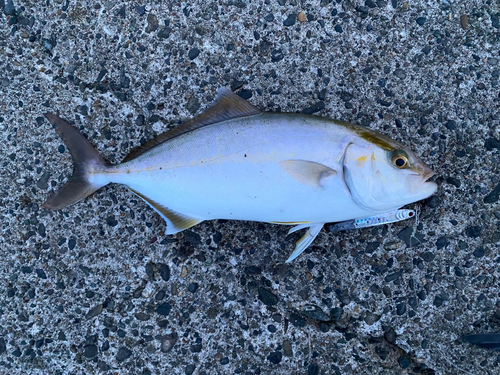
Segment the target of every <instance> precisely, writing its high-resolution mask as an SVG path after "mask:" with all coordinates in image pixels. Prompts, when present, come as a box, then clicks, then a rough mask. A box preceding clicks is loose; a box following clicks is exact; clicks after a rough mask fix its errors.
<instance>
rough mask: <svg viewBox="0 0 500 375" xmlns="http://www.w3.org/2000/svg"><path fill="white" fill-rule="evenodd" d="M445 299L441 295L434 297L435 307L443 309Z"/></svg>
mask: <svg viewBox="0 0 500 375" xmlns="http://www.w3.org/2000/svg"><path fill="white" fill-rule="evenodd" d="M443 302H444V299H443V297H441V296H440V295H437V296H436V297H434V301H433V302H432V303H433V304H434V306H436V307H441V306H442V305H443Z"/></svg>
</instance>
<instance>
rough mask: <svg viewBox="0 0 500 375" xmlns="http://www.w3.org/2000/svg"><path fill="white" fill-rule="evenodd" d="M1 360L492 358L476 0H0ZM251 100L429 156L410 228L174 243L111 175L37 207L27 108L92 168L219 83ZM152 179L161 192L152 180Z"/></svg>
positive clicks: (282, 362)
mask: <svg viewBox="0 0 500 375" xmlns="http://www.w3.org/2000/svg"><path fill="white" fill-rule="evenodd" d="M0 11H1V14H0V134H1V141H2V142H1V145H0V150H1V151H0V154H1V163H2V167H1V170H0V202H1V213H0V219H1V225H2V236H1V238H0V258H1V259H2V262H1V266H0V280H1V283H0V373H5V374H7V373H8V374H28V373H29V374H95V373H103V374H143V375H146V374H349V373H354V372H355V373H358V374H396V373H397V374H412V373H421V374H434V373H435V374H496V373H498V372H499V371H500V365H499V361H500V357H499V354H498V352H495V351H490V350H486V349H481V348H478V347H473V346H471V345H470V344H468V343H467V342H465V341H464V340H463V339H462V338H461V337H462V335H465V334H469V333H481V332H499V331H500V289H499V263H500V254H499V250H498V247H499V241H500V205H499V196H500V179H499V169H500V167H499V165H500V163H499V155H500V141H499V140H500V127H499V115H498V109H499V90H498V89H499V76H500V64H499V62H500V55H499V48H500V47H499V40H500V39H499V38H500V29H499V28H500V8H499V5H498V3H497V2H496V1H493V0H492V1H489V0H488V1H484V0H483V1H481V0H476V1H451V0H441V1H424V0H416V1H408V2H402V1H401V0H389V1H385V0H366V1H364V0H362V1H361V0H350V1H349V0H333V1H332V0H314V1H312V0H304V1H300V0H265V1H253V0H230V1H204V0H193V1H190V2H181V1H154V2H149V4H147V2H145V1H140V2H136V1H95V2H84V1H75V0H69V1H68V0H44V1H27V0H26V1H15V2H12V1H11V0H0ZM223 86H224V87H228V88H230V89H231V90H233V91H235V92H237V93H239V95H241V96H242V97H244V98H247V99H249V101H250V102H251V103H253V104H254V105H256V106H257V107H259V108H261V109H263V110H270V111H288V112H299V111H305V112H306V113H315V114H317V115H320V116H328V117H333V118H339V119H342V120H345V121H350V122H352V123H356V124H362V125H366V126H370V127H372V128H374V129H378V130H381V131H382V132H384V133H386V134H388V135H390V136H391V137H393V138H395V139H397V140H401V141H403V142H404V143H406V144H408V145H410V146H411V147H412V148H413V149H414V150H415V151H417V153H418V154H420V155H421V156H422V158H423V159H424V160H425V161H426V162H427V163H428V164H429V165H430V166H431V167H432V168H433V169H434V170H435V172H436V176H435V177H434V180H435V181H436V182H437V183H438V184H439V190H438V192H437V194H436V195H435V196H433V197H432V198H430V199H428V200H427V201H424V202H422V203H421V204H418V205H413V206H411V208H417V209H418V210H419V217H418V222H416V221H415V220H410V221H407V222H403V223H398V224H392V225H386V226H383V227H378V228H372V229H364V230H358V231H352V232H349V233H338V234H335V235H330V234H328V232H327V231H323V232H322V233H321V234H320V235H319V237H318V239H317V240H316V241H315V243H314V246H312V247H311V248H310V249H308V250H307V251H306V253H305V254H303V255H302V256H301V257H300V258H299V259H298V260H297V261H295V262H293V263H292V264H284V261H285V260H286V258H287V256H288V254H289V253H290V252H291V251H292V249H293V245H294V243H295V241H296V240H297V238H298V236H300V234H293V235H290V236H288V237H287V236H286V232H287V229H288V228H286V227H280V226H277V225H271V224H261V223H253V222H222V221H214V222H205V223H203V224H201V225H198V226H196V227H194V228H192V229H191V230H189V231H186V232H184V233H180V234H178V235H175V236H165V235H164V230H165V224H164V223H163V222H162V220H161V219H160V217H159V216H158V215H156V214H155V213H154V212H153V211H152V210H151V209H149V208H148V207H147V206H146V205H145V204H144V203H142V202H140V201H138V200H137V199H136V198H135V197H134V196H133V195H132V194H131V193H130V192H128V191H127V190H126V189H125V188H124V187H122V186H108V187H106V188H103V189H102V190H100V191H99V192H98V193H97V194H95V195H93V196H92V197H91V198H89V199H86V200H85V201H84V202H81V203H79V204H77V205H75V206H73V207H70V208H68V209H65V210H62V211H59V212H50V211H48V210H46V209H41V208H40V205H41V203H42V202H43V201H44V200H45V199H46V198H47V197H48V196H49V195H50V194H51V193H52V192H53V191H55V190H57V189H59V188H60V187H61V186H62V185H63V184H64V182H65V181H67V179H68V178H69V176H70V175H71V171H72V167H71V165H72V162H71V157H70V155H69V153H68V151H67V150H66V149H65V147H64V146H63V145H62V143H61V140H60V139H59V138H58V136H57V134H55V132H54V130H53V129H52V127H51V126H50V124H49V123H48V122H47V121H46V120H45V119H44V118H43V117H42V115H43V113H45V112H48V111H50V112H59V113H60V115H61V117H63V118H66V119H68V120H69V121H71V122H72V123H73V124H75V125H76V126H78V127H79V128H80V129H81V131H82V132H83V133H84V134H86V135H87V136H88V138H89V139H90V140H91V142H92V143H93V144H94V145H96V147H97V148H98V149H99V151H100V152H102V154H103V155H104V156H105V157H106V158H108V159H109V160H110V161H112V162H119V161H120V160H121V159H122V158H123V157H124V156H125V155H126V154H127V153H128V151H129V150H130V149H131V148H133V147H134V146H137V145H139V144H141V143H143V142H145V141H146V140H149V139H151V138H152V137H154V136H155V135H156V134H158V133H160V132H163V131H165V130H168V129H170V128H172V127H174V126H176V125H178V124H179V123H180V122H182V121H184V120H185V119H188V118H190V117H192V116H193V115H195V114H197V113H200V112H201V111H203V110H204V109H205V108H207V106H209V105H210V104H211V103H212V101H213V99H214V97H215V94H216V91H217V89H218V88H219V87H223ZM165 194H168V192H165Z"/></svg>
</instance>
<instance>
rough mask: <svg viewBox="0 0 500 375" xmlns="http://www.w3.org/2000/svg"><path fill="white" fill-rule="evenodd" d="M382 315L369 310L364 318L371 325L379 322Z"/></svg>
mask: <svg viewBox="0 0 500 375" xmlns="http://www.w3.org/2000/svg"><path fill="white" fill-rule="evenodd" d="M381 317H382V316H381V315H379V314H374V313H372V312H371V311H368V312H367V313H366V315H365V317H364V319H363V320H364V321H365V323H366V324H368V325H369V326H371V325H373V324H375V323H376V322H378V321H379V320H380V318H381Z"/></svg>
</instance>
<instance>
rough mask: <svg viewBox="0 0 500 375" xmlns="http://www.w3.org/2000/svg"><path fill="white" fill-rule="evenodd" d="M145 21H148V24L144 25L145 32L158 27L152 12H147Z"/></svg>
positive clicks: (156, 19)
mask: <svg viewBox="0 0 500 375" xmlns="http://www.w3.org/2000/svg"><path fill="white" fill-rule="evenodd" d="M147 21H148V25H147V26H146V32H147V33H152V32H153V31H156V30H157V29H158V27H159V23H158V18H156V16H155V15H154V14H152V13H149V14H148V18H147Z"/></svg>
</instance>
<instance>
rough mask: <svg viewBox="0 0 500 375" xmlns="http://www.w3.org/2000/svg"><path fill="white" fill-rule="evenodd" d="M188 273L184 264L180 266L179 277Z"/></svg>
mask: <svg viewBox="0 0 500 375" xmlns="http://www.w3.org/2000/svg"><path fill="white" fill-rule="evenodd" d="M187 275H188V268H187V267H186V266H182V267H181V277H182V278H184V277H186V276H187Z"/></svg>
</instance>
